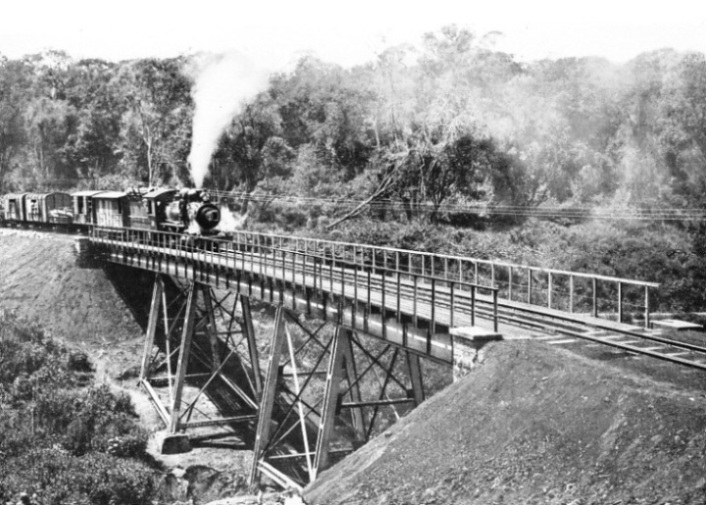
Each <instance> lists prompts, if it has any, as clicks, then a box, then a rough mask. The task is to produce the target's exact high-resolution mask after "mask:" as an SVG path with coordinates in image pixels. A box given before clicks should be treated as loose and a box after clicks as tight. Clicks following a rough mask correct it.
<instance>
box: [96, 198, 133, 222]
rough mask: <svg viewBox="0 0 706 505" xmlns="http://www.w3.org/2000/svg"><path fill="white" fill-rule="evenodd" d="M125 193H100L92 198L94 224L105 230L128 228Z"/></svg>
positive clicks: (127, 209) (127, 208)
mask: <svg viewBox="0 0 706 505" xmlns="http://www.w3.org/2000/svg"><path fill="white" fill-rule="evenodd" d="M126 203H127V193H125V192H123V191H102V192H100V193H98V194H97V195H95V196H94V197H93V204H94V205H95V219H96V220H95V224H96V225H98V226H104V227H107V228H124V227H128V226H129V222H130V221H129V207H128V206H127V205H126Z"/></svg>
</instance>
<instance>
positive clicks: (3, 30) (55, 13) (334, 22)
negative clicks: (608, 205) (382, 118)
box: [0, 0, 706, 70]
mask: <svg viewBox="0 0 706 505" xmlns="http://www.w3.org/2000/svg"><path fill="white" fill-rule="evenodd" d="M4 3H5V4H6V5H4V6H3V7H2V9H0V54H3V55H5V56H7V57H10V58H18V57H21V56H22V55H25V54H32V53H37V52H40V51H43V50H46V49H59V50H64V51H66V52H68V53H69V54H70V55H71V56H73V57H74V58H77V59H78V58H103V59H108V60H122V59H132V58H145V57H171V56H177V55H180V54H190V53H195V52H201V51H212V52H226V51H230V50H237V51H239V52H240V53H242V54H244V55H246V56H247V57H249V58H251V59H252V60H253V61H255V62H257V63H258V64H259V65H261V66H262V67H264V68H271V69H277V70H279V69H282V68H284V67H286V66H288V65H291V64H293V63H294V62H295V61H296V60H297V59H299V58H300V57H301V56H303V55H305V54H313V55H316V56H318V57H320V58H321V59H323V60H326V61H330V62H335V63H339V64H341V65H344V66H350V65H355V64H360V63H364V62H367V61H372V60H374V58H375V56H376V54H379V53H380V52H381V51H382V50H383V49H384V48H387V47H390V46H392V45H396V44H401V43H412V44H418V43H419V42H420V40H421V37H422V35H423V34H424V33H426V32H433V31H438V30H439V29H440V28H441V27H442V26H444V25H448V24H456V25H458V26H460V27H464V28H469V29H471V30H472V31H473V32H474V33H476V34H479V35H482V34H485V33H488V32H491V31H499V32H501V33H502V37H500V39H499V41H498V45H497V48H498V49H500V50H504V51H507V52H509V53H511V54H513V55H515V57H516V58H517V59H519V60H523V61H531V60H536V59H541V58H559V57H566V56H603V57H606V58H608V59H610V60H612V61H615V62H624V61H627V60H628V59H630V58H632V57H634V56H636V55H637V54H639V53H641V52H645V51H650V50H654V49H660V48H664V47H671V48H674V49H677V50H681V51H687V50H696V51H702V52H706V0H701V1H697V0H669V1H666V0H660V1H658V2H657V1H653V0H643V1H642V2H635V1H622V0H592V1H590V2H589V1H585V0H582V1H578V2H577V1H573V2H570V1H567V0H564V1H557V0H526V1H519V0H483V1H477V0H425V1H424V2H419V1H416V0H407V1H401V0H354V1H343V2H335V1H332V0H327V1H326V0H290V1H282V0H278V1H267V0H259V1H258V0H248V1H244V0H227V1H224V0H220V1H217V0H186V1H184V0H181V1H179V0H172V1H167V0H103V1H99V0H93V1H90V2H89V1H86V0H53V1H49V0H17V1H10V0H5V2H4ZM7 4H11V5H7Z"/></svg>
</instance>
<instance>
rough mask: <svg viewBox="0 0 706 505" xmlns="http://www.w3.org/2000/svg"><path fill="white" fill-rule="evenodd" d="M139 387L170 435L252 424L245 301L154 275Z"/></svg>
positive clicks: (251, 354) (256, 376)
mask: <svg viewBox="0 0 706 505" xmlns="http://www.w3.org/2000/svg"><path fill="white" fill-rule="evenodd" d="M238 305H239V306H240V308H241V311H240V314H239V316H236V308H237V306H238ZM139 382H140V385H141V386H142V387H143V388H144V389H145V390H146V392H147V393H148V395H149V397H150V399H151V400H152V402H153V403H154V405H155V407H156V410H157V412H158V413H159V415H160V417H161V418H162V421H163V422H164V424H165V426H166V428H167V431H168V433H170V434H176V433H178V432H180V431H184V430H187V429H192V430H193V429H197V428H207V427H214V426H233V425H236V424H239V423H250V424H251V425H252V424H254V422H255V420H256V418H257V408H258V398H259V394H260V391H261V388H262V383H261V379H260V371H259V356H258V350H257V345H256V342H255V335H254V331H253V324H252V316H251V312H250V305H249V301H248V299H247V298H246V297H243V296H238V295H235V294H234V293H230V292H227V293H225V294H224V295H221V296H220V297H219V296H217V295H216V293H215V292H214V290H213V289H212V288H211V287H209V286H208V285H206V284H201V283H199V282H188V283H185V284H183V285H182V284H179V283H178V282H177V281H176V280H174V279H172V278H170V277H168V276H165V275H162V274H158V275H157V276H156V278H155V283H154V288H153V292H152V303H151V307H150V316H149V320H148V325H147V334H146V339H145V349H144V353H143V357H142V367H141V371H140V379H139Z"/></svg>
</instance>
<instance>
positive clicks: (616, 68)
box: [0, 26, 706, 312]
mask: <svg viewBox="0 0 706 505" xmlns="http://www.w3.org/2000/svg"><path fill="white" fill-rule="evenodd" d="M493 40H494V35H493V34H488V35H484V36H478V35H476V34H474V33H472V32H471V31H469V30H467V29H464V28H459V27H456V26H447V27H444V28H442V29H441V30H439V31H438V32H436V33H429V34H427V35H425V36H424V38H423V40H422V44H421V45H420V46H419V47H420V48H421V49H415V48H414V47H413V46H411V45H410V46H405V45H403V46H396V47H390V48H389V49H387V50H385V51H383V52H381V53H380V54H379V55H378V57H377V59H376V60H375V61H371V62H369V63H367V64H364V65H359V66H355V67H352V68H343V67H341V66H338V65H335V64H330V63H327V62H324V61H321V60H318V59H316V58H314V57H303V58H302V59H301V60H300V61H299V62H298V64H297V65H296V66H295V68H294V69H293V70H292V71H290V72H286V73H277V74H273V75H271V76H270V78H269V80H268V81H267V83H266V85H265V86H263V89H262V90H260V92H259V93H257V94H256V95H254V96H253V98H252V99H250V100H248V101H247V102H246V103H244V104H243V107H242V108H240V109H239V112H238V113H237V114H236V115H235V116H234V117H233V118H232V120H231V121H230V122H229V124H228V126H227V127H226V129H225V131H224V132H223V134H222V135H221V136H220V137H219V140H218V144H217V146H216V149H215V152H214V153H213V157H212V159H211V163H210V173H209V175H208V176H207V178H206V180H205V184H204V186H205V187H206V188H209V189H211V190H214V191H218V192H228V193H230V194H231V195H233V197H237V198H239V199H240V209H241V211H247V212H248V213H249V215H250V216H251V219H250V225H249V226H250V227H251V228H253V229H259V230H267V231H273V230H286V231H288V232H292V233H302V234H307V235H315V236H325V237H329V238H335V239H340V240H347V241H360V242H365V243H373V244H386V245H391V246H398V247H406V248H414V249H419V250H427V251H434V252H440V253H451V254H459V255H468V256H475V257H481V258H493V259H504V260H509V261H515V262H520V263H525V264H532V265H540V266H545V267H554V268H562V269H565V270H580V271H591V272H594V273H600V274H605V275H615V276H621V277H631V278H639V279H643V280H650V281H657V282H660V283H662V287H661V289H660V290H659V295H658V296H655V297H654V299H653V300H652V301H651V303H652V304H653V305H654V307H653V308H654V309H658V310H664V311H669V312H682V311H691V312H694V311H696V312H700V311H703V310H704V309H703V306H704V302H705V301H706V289H704V286H705V285H706V283H705V282H704V281H705V280H706V274H705V272H706V270H705V269H704V266H705V265H706V226H704V224H703V223H704V204H705V202H706V199H705V198H704V189H705V188H706V59H705V57H704V54H702V53H681V52H676V51H673V50H670V49H664V50H660V51H654V52H649V53H644V54H641V55H639V56H637V57H635V58H633V59H632V60H630V61H628V62H626V63H624V64H614V63H611V62H609V61H607V60H605V59H600V58H564V59H559V60H541V61H535V62H531V63H523V62H519V61H517V60H516V59H515V58H514V57H513V56H512V55H510V54H506V53H503V52H499V51H496V50H494V45H493ZM198 58H200V55H193V56H183V57H179V58H175V59H161V60H159V59H141V60H130V61H122V62H109V61H102V60H95V59H92V60H80V61H75V60H73V59H72V58H71V57H70V56H69V55H67V54H65V53H62V52H58V51H49V52H45V53H42V54H37V55H31V56H27V57H24V58H22V59H7V58H2V57H0V194H4V193H7V192H11V191H24V190H31V191H42V190H49V189H58V190H71V189H88V188H94V189H127V188H130V187H137V186H146V185H147V186H158V185H174V186H182V185H186V186H190V185H192V183H193V181H192V180H191V175H190V172H189V167H188V165H187V161H186V160H187V157H188V154H189V152H190V149H191V142H192V119H193V117H194V108H195V105H194V96H193V89H194V85H195V80H196V79H197V76H196V73H195V70H194V68H195V62H196V61H197V60H198Z"/></svg>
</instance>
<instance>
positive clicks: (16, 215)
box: [4, 193, 27, 223]
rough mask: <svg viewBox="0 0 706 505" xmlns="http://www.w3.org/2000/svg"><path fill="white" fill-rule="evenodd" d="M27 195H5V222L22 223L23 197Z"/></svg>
mask: <svg viewBox="0 0 706 505" xmlns="http://www.w3.org/2000/svg"><path fill="white" fill-rule="evenodd" d="M26 196H27V193H10V194H7V195H5V198H4V200H5V205H4V207H5V220H6V221H7V222H9V223H13V222H14V223H24V222H25V220H26V218H25V197H26Z"/></svg>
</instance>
